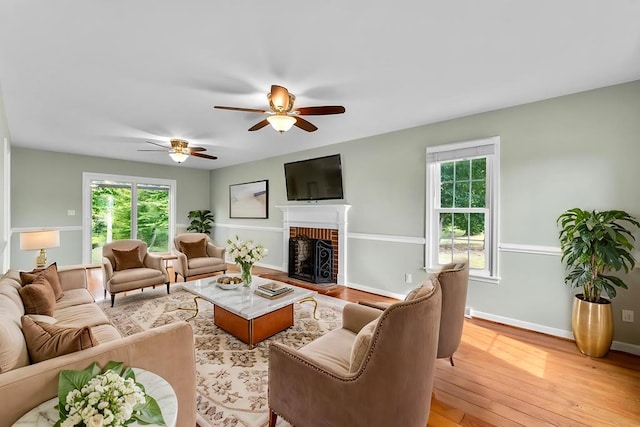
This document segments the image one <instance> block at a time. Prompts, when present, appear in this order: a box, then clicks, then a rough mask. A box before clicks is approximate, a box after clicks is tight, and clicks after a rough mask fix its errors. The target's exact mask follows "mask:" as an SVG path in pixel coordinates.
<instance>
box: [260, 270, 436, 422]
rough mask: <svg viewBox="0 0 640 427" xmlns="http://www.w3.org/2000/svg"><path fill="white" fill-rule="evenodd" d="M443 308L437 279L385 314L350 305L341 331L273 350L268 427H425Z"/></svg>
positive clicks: (275, 345)
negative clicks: (284, 425) (280, 421)
mask: <svg viewBox="0 0 640 427" xmlns="http://www.w3.org/2000/svg"><path fill="white" fill-rule="evenodd" d="M440 304H441V294H440V286H439V284H438V281H437V279H436V278H435V277H434V278H433V279H432V280H431V281H430V282H429V283H428V284H425V285H424V286H422V287H421V288H418V289H417V290H416V292H414V293H413V296H412V299H410V300H405V301H401V302H398V303H396V304H393V305H391V306H389V307H388V308H387V309H386V310H384V311H383V312H380V311H379V310H377V309H375V308H371V307H366V306H363V305H358V304H347V305H346V306H345V308H344V312H343V326H342V328H340V329H336V330H334V331H331V332H329V333H327V334H325V335H323V336H322V337H320V338H318V339H316V340H314V341H312V342H311V343H309V344H307V345H306V346H304V347H302V348H300V349H299V350H295V349H293V348H290V347H287V346H285V345H283V344H280V343H277V342H274V343H272V344H271V346H270V348H269V408H270V416H269V426H270V427H273V426H275V424H276V420H277V417H278V416H280V417H282V418H284V419H285V420H287V421H288V422H289V423H291V424H293V425H295V426H296V427H305V426H318V425H322V426H350V427H358V426H363V427H365V426H366V427H375V426H381V427H382V426H385V427H386V426H403V427H424V426H426V425H427V420H428V418H429V410H430V407H431V392H432V390H433V378H434V373H435V360H436V350H437V345H438V330H439V326H440Z"/></svg>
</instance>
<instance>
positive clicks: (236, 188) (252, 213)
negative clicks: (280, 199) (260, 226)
mask: <svg viewBox="0 0 640 427" xmlns="http://www.w3.org/2000/svg"><path fill="white" fill-rule="evenodd" d="M268 217H269V180H266V179H265V180H264V181H254V182H245V183H242V184H233V185H230V186H229V218H260V219H265V218H268Z"/></svg>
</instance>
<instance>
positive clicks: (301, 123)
mask: <svg viewBox="0 0 640 427" xmlns="http://www.w3.org/2000/svg"><path fill="white" fill-rule="evenodd" d="M293 125H294V126H297V127H299V128H300V129H302V130H306V131H307V132H315V131H317V130H318V128H317V127H316V125H314V124H313V123H311V122H308V121H306V120H305V119H303V118H302V117H296V122H295V123H294V124H293Z"/></svg>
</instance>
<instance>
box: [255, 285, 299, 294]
mask: <svg viewBox="0 0 640 427" xmlns="http://www.w3.org/2000/svg"><path fill="white" fill-rule="evenodd" d="M257 289H259V290H260V291H262V292H263V293H264V294H268V295H279V294H281V293H284V292H287V291H288V290H290V289H291V288H290V287H289V286H287V285H285V284H284V283H273V282H271V283H265V284H264V285H259V286H258V288H257Z"/></svg>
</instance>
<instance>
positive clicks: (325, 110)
mask: <svg viewBox="0 0 640 427" xmlns="http://www.w3.org/2000/svg"><path fill="white" fill-rule="evenodd" d="M296 111H297V112H298V114H300V115H303V116H325V115H328V114H342V113H344V112H345V111H346V110H345V108H344V107H343V106H341V105H325V106H323V107H300V108H296Z"/></svg>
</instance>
